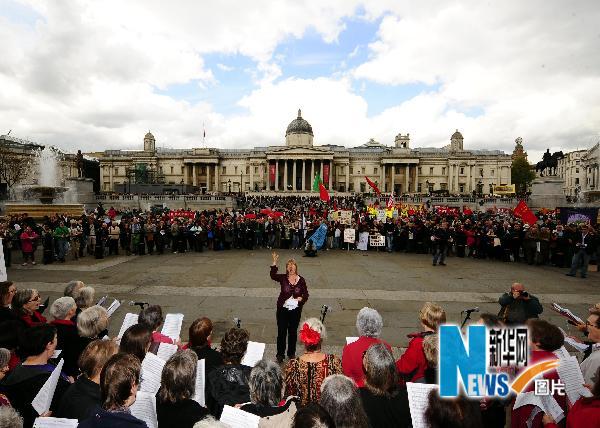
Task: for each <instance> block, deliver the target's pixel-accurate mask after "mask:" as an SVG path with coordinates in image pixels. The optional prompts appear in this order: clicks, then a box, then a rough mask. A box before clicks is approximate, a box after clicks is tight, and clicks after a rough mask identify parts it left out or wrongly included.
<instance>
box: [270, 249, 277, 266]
mask: <svg viewBox="0 0 600 428" xmlns="http://www.w3.org/2000/svg"><path fill="white" fill-rule="evenodd" d="M271 256H272V257H273V266H276V265H277V262H279V254H277V253H276V252H275V251H273V252H272V253H271Z"/></svg>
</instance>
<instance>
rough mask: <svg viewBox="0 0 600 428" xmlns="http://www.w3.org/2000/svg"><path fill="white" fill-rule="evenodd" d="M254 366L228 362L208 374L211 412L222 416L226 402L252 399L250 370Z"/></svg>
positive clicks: (208, 394) (207, 390) (207, 402)
mask: <svg viewBox="0 0 600 428" xmlns="http://www.w3.org/2000/svg"><path fill="white" fill-rule="evenodd" d="M251 371H252V367H248V366H244V365H242V364H226V365H223V366H220V367H217V368H216V369H214V370H213V371H211V372H210V373H208V374H207V376H206V381H207V385H206V392H207V394H206V404H207V406H208V408H209V410H210V413H211V414H212V415H213V416H215V417H216V418H220V417H221V412H222V411H223V406H224V405H225V404H227V405H230V406H235V405H236V404H242V403H247V402H249V401H250V387H249V386H248V382H249V380H250V372H251Z"/></svg>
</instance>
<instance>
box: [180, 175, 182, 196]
mask: <svg viewBox="0 0 600 428" xmlns="http://www.w3.org/2000/svg"><path fill="white" fill-rule="evenodd" d="M180 184H181V194H182V195H183V178H182V179H181V183H180Z"/></svg>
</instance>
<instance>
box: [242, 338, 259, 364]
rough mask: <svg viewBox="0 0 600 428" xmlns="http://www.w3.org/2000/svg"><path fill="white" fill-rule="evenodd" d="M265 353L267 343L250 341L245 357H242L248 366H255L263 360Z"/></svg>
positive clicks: (243, 362)
mask: <svg viewBox="0 0 600 428" xmlns="http://www.w3.org/2000/svg"><path fill="white" fill-rule="evenodd" d="M264 353H265V344H264V343H259V342H248V348H246V353H245V354H244V358H242V364H243V365H245V366H248V367H254V366H255V365H256V363H258V362H259V361H260V360H262V357H263V355H264Z"/></svg>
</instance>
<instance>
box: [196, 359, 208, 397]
mask: <svg viewBox="0 0 600 428" xmlns="http://www.w3.org/2000/svg"><path fill="white" fill-rule="evenodd" d="M205 376H206V360H205V359H204V358H203V359H201V360H198V366H197V367H196V389H195V391H194V398H193V400H194V401H195V402H197V403H198V404H200V405H201V406H202V407H206V398H205V396H204V390H205V389H206V380H205V379H206V377H205Z"/></svg>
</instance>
